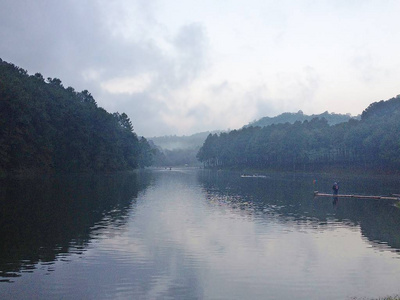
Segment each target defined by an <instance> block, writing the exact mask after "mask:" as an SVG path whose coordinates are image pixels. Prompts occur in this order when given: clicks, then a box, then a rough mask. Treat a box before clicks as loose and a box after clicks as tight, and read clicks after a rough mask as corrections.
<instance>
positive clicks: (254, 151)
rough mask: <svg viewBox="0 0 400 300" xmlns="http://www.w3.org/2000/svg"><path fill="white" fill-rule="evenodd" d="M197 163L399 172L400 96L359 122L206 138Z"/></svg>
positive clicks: (281, 127) (246, 130) (365, 114)
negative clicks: (354, 168)
mask: <svg viewBox="0 0 400 300" xmlns="http://www.w3.org/2000/svg"><path fill="white" fill-rule="evenodd" d="M197 157H198V159H199V160H200V161H201V162H203V163H204V165H205V166H209V167H219V168H220V167H235V168H265V169H268V168H273V169H286V170H288V169H290V170H295V169H302V170H316V169H320V168H326V167H327V166H336V167H339V166H342V167H345V168H349V167H356V168H366V167H367V168H373V169H379V170H387V171H391V172H392V171H395V172H399V170H400V95H399V96H397V97H395V98H392V99H390V100H387V101H380V102H375V103H372V104H371V105H370V106H369V107H368V108H366V109H365V110H364V112H363V113H362V115H361V120H355V119H350V120H349V121H348V122H345V123H340V124H336V125H333V126H330V125H329V124H328V122H327V121H326V119H319V118H314V119H312V120H311V121H304V122H300V121H297V122H295V123H294V124H289V123H285V124H274V125H270V126H266V127H252V126H250V127H247V128H243V129H240V130H233V131H231V132H229V133H221V134H219V135H218V134H210V135H209V136H208V137H207V139H206V141H205V142H204V144H203V146H202V147H201V148H200V150H199V152H198V154H197Z"/></svg>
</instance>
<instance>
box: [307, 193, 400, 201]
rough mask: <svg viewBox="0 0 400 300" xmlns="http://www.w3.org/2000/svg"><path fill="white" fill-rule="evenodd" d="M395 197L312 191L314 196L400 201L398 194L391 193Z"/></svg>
mask: <svg viewBox="0 0 400 300" xmlns="http://www.w3.org/2000/svg"><path fill="white" fill-rule="evenodd" d="M393 196H396V197H388V196H364V195H344V194H343V195H342V194H338V195H334V194H324V193H319V192H318V191H314V197H338V198H359V199H376V200H395V201H400V195H399V194H393Z"/></svg>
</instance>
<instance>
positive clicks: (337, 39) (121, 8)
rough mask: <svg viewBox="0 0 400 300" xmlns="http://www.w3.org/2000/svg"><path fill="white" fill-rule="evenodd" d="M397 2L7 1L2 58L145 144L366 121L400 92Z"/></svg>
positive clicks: (1, 19) (1, 14) (1, 17)
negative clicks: (259, 123)
mask: <svg viewBox="0 0 400 300" xmlns="http://www.w3.org/2000/svg"><path fill="white" fill-rule="evenodd" d="M399 16H400V1H398V0H392V1H391V0H371V1H369V0H331V1H329V0H279V1H276V0H273V1H272V0H246V1H244V0H218V1H216V0H202V1H198V0H196V1H195V0H63V1H54V0H2V1H0V41H1V42H0V58H2V59H3V60H5V61H7V62H11V63H14V64H15V65H17V66H19V67H21V68H23V69H26V70H27V71H28V72H29V73H30V74H34V73H36V72H40V73H42V75H43V76H44V77H45V78H47V77H53V78H54V77H56V78H59V79H61V81H62V82H63V85H64V86H65V87H68V86H72V87H73V88H75V90H77V91H82V90H85V89H87V90H89V92H91V93H92V95H93V96H94V98H95V99H96V101H97V103H98V105H99V106H101V107H103V108H105V109H106V110H107V111H109V112H117V111H118V112H120V113H122V112H125V113H127V114H128V116H129V117H130V119H131V120H132V123H133V125H134V130H135V132H136V133H137V134H138V135H144V136H146V137H152V136H161V135H167V134H168V135H169V134H177V135H183V134H185V135H189V134H192V133H196V132H202V131H207V130H216V129H228V128H230V129H234V128H240V127H242V126H243V125H245V124H248V123H249V122H250V121H253V120H255V119H259V118H261V117H264V116H270V117H272V116H275V115H278V114H280V113H283V112H297V111H298V110H300V109H301V110H303V112H304V113H306V114H313V113H322V112H324V111H329V112H336V113H351V114H352V115H357V114H360V113H361V112H362V111H363V109H365V108H366V107H367V106H368V105H369V104H370V103H372V102H375V101H379V100H382V99H383V100H386V99H389V98H391V97H394V96H396V95H398V94H400V34H399V29H400V18H399Z"/></svg>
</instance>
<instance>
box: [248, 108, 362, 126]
mask: <svg viewBox="0 0 400 300" xmlns="http://www.w3.org/2000/svg"><path fill="white" fill-rule="evenodd" d="M314 118H319V119H322V118H325V119H326V120H327V121H328V124H329V125H336V124H339V123H345V122H347V121H349V120H350V119H357V120H359V119H360V116H356V117H353V116H351V115H350V114H335V113H329V112H328V111H326V112H324V113H322V114H318V115H314V114H313V115H305V114H304V113H303V112H302V111H301V110H299V111H298V112H297V113H289V112H285V113H282V114H280V115H278V116H275V117H263V118H261V119H259V120H257V121H253V122H250V123H249V124H248V125H245V126H244V127H249V126H253V127H256V126H259V127H265V126H269V125H272V124H281V123H290V124H293V123H295V122H297V121H300V122H304V121H306V120H307V121H311V120H312V119H314Z"/></svg>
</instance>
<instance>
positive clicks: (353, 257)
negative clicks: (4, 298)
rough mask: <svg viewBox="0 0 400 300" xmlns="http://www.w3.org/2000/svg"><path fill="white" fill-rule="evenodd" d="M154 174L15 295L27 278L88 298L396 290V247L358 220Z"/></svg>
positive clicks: (42, 287) (313, 295)
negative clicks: (108, 221)
mask: <svg viewBox="0 0 400 300" xmlns="http://www.w3.org/2000/svg"><path fill="white" fill-rule="evenodd" d="M156 176H157V181H156V184H155V185H154V186H152V187H151V188H149V189H148V190H147V191H146V192H144V193H141V194H139V196H138V198H137V203H136V206H135V207H133V208H132V209H131V212H130V214H129V217H128V221H127V222H126V223H124V224H123V225H121V226H111V225H110V226H108V227H106V228H102V229H98V230H97V231H96V234H95V239H94V240H92V242H91V244H90V245H89V247H88V249H87V251H86V252H84V253H83V254H82V255H80V256H73V257H70V260H69V262H61V261H59V262H56V264H55V266H54V271H53V272H50V275H48V276H45V277H41V278H39V277H38V276H36V277H35V276H34V275H33V274H28V276H23V277H21V278H19V279H17V280H16V282H15V285H17V286H18V288H21V289H22V291H21V295H22V293H23V290H24V286H26V285H25V283H29V285H30V286H31V288H32V290H36V291H39V292H38V295H37V296H45V295H44V294H42V295H41V294H40V293H44V291H46V290H50V293H51V295H53V296H55V297H56V296H57V295H62V294H66V295H70V298H89V299H93V298H96V299H104V298H113V299H118V298H132V297H133V298H135V297H136V298H139V299H140V298H145V299H157V298H168V297H170V298H182V299H196V298H197V299H198V298H206V299H218V298H223V299H260V298H262V299H292V298H295V299H321V297H322V298H323V299H345V298H346V297H350V296H368V297H379V296H384V295H389V294H396V293H398V291H399V289H398V282H397V280H398V277H399V274H400V260H399V259H398V258H399V257H398V255H397V254H395V253H393V252H390V251H379V249H376V248H373V247H372V246H371V245H370V243H368V242H367V241H366V240H365V238H364V237H363V236H362V235H361V233H360V227H359V226H358V225H354V224H352V226H347V225H346V224H345V223H343V222H339V221H336V220H334V219H333V218H331V219H329V218H328V219H327V221H326V222H325V223H324V224H322V225H320V224H319V223H318V222H316V221H315V220H313V219H312V218H310V219H307V218H305V219H304V220H301V221H299V220H298V219H296V218H290V217H285V218H283V217H282V215H280V214H279V209H280V208H279V207H275V206H271V207H266V208H265V209H264V210H256V209H255V208H254V207H253V204H252V202H250V201H249V199H245V200H242V201H241V196H240V195H235V194H233V193H232V195H230V196H226V195H223V194H221V193H219V192H213V191H207V190H205V189H204V188H203V187H202V186H201V185H199V183H198V182H197V180H196V178H195V177H194V176H192V175H191V174H190V173H184V172H183V173H179V172H168V173H167V172H165V173H163V172H160V173H159V174H157V175H156ZM243 202H247V204H244V205H243ZM38 272H41V270H40V267H38V270H37V272H35V273H38ZM43 272H44V271H43ZM2 287H4V286H0V289H1V288H2ZM6 288H7V287H6ZM47 296H48V294H47Z"/></svg>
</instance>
